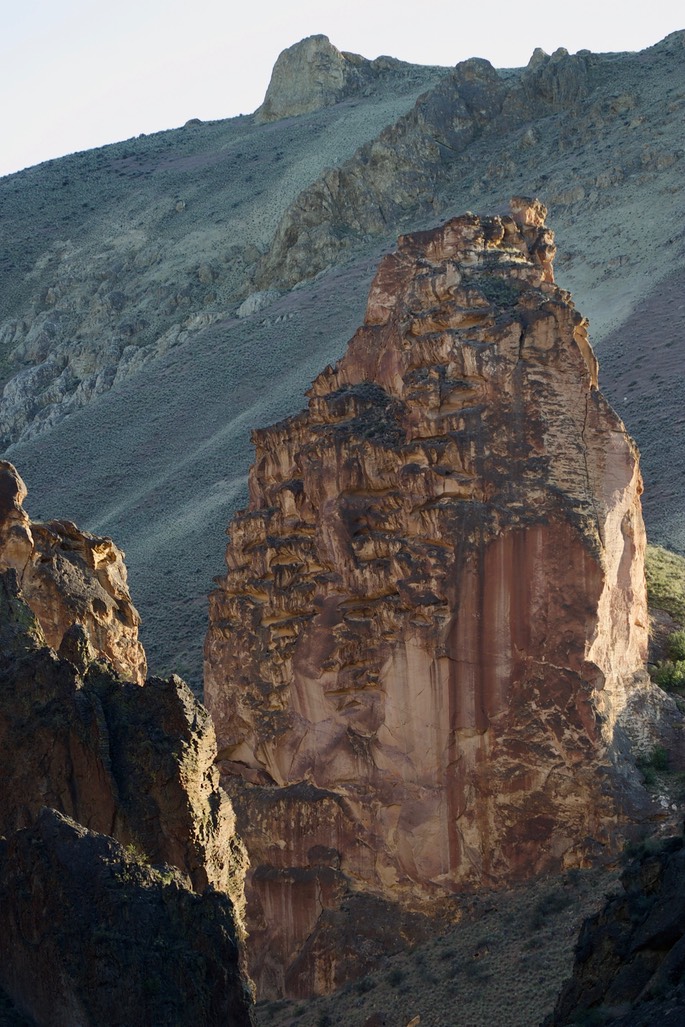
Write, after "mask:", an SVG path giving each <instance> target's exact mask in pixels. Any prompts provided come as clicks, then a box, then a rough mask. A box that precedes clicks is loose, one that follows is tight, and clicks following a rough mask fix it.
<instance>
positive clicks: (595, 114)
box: [0, 32, 685, 687]
mask: <svg viewBox="0 0 685 1027" xmlns="http://www.w3.org/2000/svg"><path fill="white" fill-rule="evenodd" d="M318 38H319V39H321V38H323V37H318ZM684 43H685V33H682V32H679V33H674V34H673V35H671V36H669V37H668V38H667V39H666V40H664V41H663V42H662V43H660V44H658V45H657V46H655V47H652V48H650V49H648V50H645V51H643V52H642V53H639V54H603V55H591V54H589V53H581V54H578V55H575V56H569V55H568V54H566V53H565V52H562V51H558V52H557V53H556V54H554V55H552V57H547V56H546V55H544V54H542V53H541V52H540V51H536V53H535V54H534V55H533V58H532V59H531V63H530V64H529V66H528V68H527V69H514V70H511V69H510V70H508V71H500V72H495V70H494V69H492V68H491V67H490V66H489V65H488V64H487V62H482V61H468V62H464V63H463V64H462V65H460V66H458V68H457V69H456V70H454V71H451V70H450V69H437V68H417V67H414V66H411V65H404V64H401V63H400V62H395V61H392V60H389V59H387V60H386V59H384V60H382V61H376V62H364V61H363V59H361V58H355V59H354V61H352V60H351V59H348V56H347V55H346V56H345V60H347V64H346V65H344V67H346V68H347V67H348V65H349V66H350V67H352V69H353V71H354V74H350V75H348V77H347V78H345V76H344V75H343V76H342V78H340V79H339V80H338V79H335V82H338V85H336V86H335V88H332V87H331V89H329V90H328V91H325V90H324V92H323V93H322V94H321V95H319V94H317V95H316V96H315V98H314V109H310V110H309V111H308V112H306V113H301V114H298V115H296V116H295V115H292V116H289V115H288V110H289V108H288V102H289V97H290V96H291V95H292V90H293V89H294V88H295V86H297V82H298V72H297V69H298V66H301V67H302V68H303V69H304V70H306V69H305V63H306V62H305V61H304V57H303V54H304V51H302V50H298V47H294V48H292V49H291V51H290V52H291V54H293V55H294V56H293V61H292V62H291V71H290V78H289V79H288V80H283V79H281V80H280V81H281V84H280V86H279V84H278V82H276V86H277V87H278V88H280V89H282V90H284V91H285V92H284V93H283V96H282V102H281V105H280V107H279V106H278V105H277V107H276V114H277V120H269V119H268V118H265V117H264V116H260V115H259V114H257V115H251V116H249V117H241V118H236V119H231V120H229V121H223V122H215V123H210V124H201V123H195V122H192V123H189V124H188V125H186V126H185V127H183V128H181V129H177V130H175V131H172V132H164V133H160V134H157V135H152V136H146V137H140V138H138V139H132V140H129V141H127V142H126V143H120V144H116V145H113V146H110V147H105V148H102V149H99V150H94V151H90V152H88V153H83V154H76V155H72V156H70V157H65V158H63V159H62V160H59V161H51V162H48V163H47V164H44V165H40V166H39V167H37V168H33V169H29V170H28V171H24V172H21V173H19V174H17V175H12V176H9V177H6V178H4V179H2V180H0V197H2V215H1V217H2V220H1V227H2V252H1V254H0V268H1V269H2V273H1V275H0V382H3V383H5V392H4V395H3V399H2V402H1V403H0V434H1V435H2V439H3V443H2V444H3V445H4V447H5V449H4V452H5V454H6V455H7V456H8V457H10V458H11V459H12V461H13V462H14V463H15V464H16V465H17V466H18V467H19V469H20V471H21V473H22V474H23V475H24V476H25V477H27V478H29V479H30V480H31V483H32V493H31V505H30V509H31V514H32V516H33V517H34V518H39V517H43V518H49V517H51V516H54V515H55V514H56V513H58V512H59V514H60V515H61V516H68V517H70V518H71V519H73V520H75V521H78V522H79V523H80V524H82V525H83V526H84V527H86V528H88V529H90V530H94V531H97V532H99V533H106V534H112V535H113V536H114V537H115V538H116V539H117V540H118V542H119V543H120V544H121V545H122V546H123V547H124V549H125V550H126V552H127V560H128V565H129V568H130V580H131V587H132V591H133V593H134V594H135V595H136V597H137V602H138V605H139V607H140V609H141V613H142V615H143V621H144V624H143V632H142V637H143V640H144V642H145V645H146V648H147V651H148V656H149V659H150V664H151V669H152V670H153V671H154V672H155V673H161V672H165V671H167V670H170V669H171V668H172V667H173V668H174V669H175V670H177V671H178V672H180V673H182V674H184V675H185V676H187V677H188V678H189V679H190V680H191V681H192V682H193V683H194V684H195V685H196V686H198V687H199V683H200V653H201V647H202V641H203V636H204V631H205V624H206V601H205V596H206V593H207V591H208V590H209V587H210V581H211V577H212V576H213V575H214V574H217V573H219V571H220V569H221V555H222V550H223V546H224V542H223V533H224V529H225V525H226V524H227V523H228V521H229V519H230V517H231V515H232V513H233V512H234V511H235V510H236V509H238V508H239V507H240V506H242V505H243V504H244V501H245V478H246V473H247V467H248V465H249V462H250V459H251V447H250V443H249V430H250V429H251V428H253V427H256V426H258V425H263V424H266V423H270V422H272V421H275V420H277V419H279V418H281V417H283V416H286V415H287V414H289V413H291V412H293V410H295V409H296V408H297V407H298V405H299V400H300V396H301V394H302V391H303V389H304V388H306V387H307V385H308V384H309V382H310V381H311V379H312V378H313V377H314V375H315V374H316V373H317V372H318V371H319V370H320V369H321V368H322V367H323V366H325V364H326V363H328V362H330V361H332V360H334V359H335V358H337V357H338V356H339V355H340V354H341V353H342V351H343V349H344V346H345V343H346V342H347V340H348V339H349V337H350V336H351V335H352V333H353V331H354V329H355V328H356V326H357V325H358V324H359V323H360V322H361V321H362V315H363V305H364V302H365V298H366V294H367V291H368V286H369V282H370V277H371V273H372V270H373V268H374V267H375V265H376V263H377V260H378V257H379V255H380V254H381V253H382V252H384V251H386V250H387V249H388V248H389V247H390V246H391V245H392V244H393V243H394V238H395V237H396V235H397V234H398V233H400V232H403V231H406V230H408V229H412V230H415V229H419V228H422V227H426V226H428V225H429V224H435V223H437V221H439V220H440V219H446V218H447V217H449V216H451V215H453V214H458V213H460V212H462V211H464V210H467V209H475V210H476V211H486V210H487V211H496V210H498V209H504V208H505V206H506V203H507V201H508V198H509V196H510V195H511V194H512V193H522V194H526V195H538V196H540V198H541V199H542V200H543V201H544V202H545V204H546V205H547V206H548V207H549V210H550V217H549V222H550V224H551V226H552V227H553V228H554V230H555V233H556V237H557V244H558V250H559V252H558V257H557V270H556V278H557V281H558V283H559V284H560V285H561V286H562V287H564V288H568V289H571V290H572V291H573V294H574V298H575V300H576V304H577V306H578V309H579V310H580V311H581V312H582V313H584V314H586V315H587V316H589V318H590V331H591V338H592V341H593V344H594V345H595V347H596V349H597V352H598V355H599V358H600V363H601V379H600V380H601V384H602V387H603V390H604V391H605V393H606V394H607V395H608V397H609V398H610V399H611V400H612V401H613V402H614V403H615V405H616V406H617V408H618V410H619V412H620V413H621V415H622V416H623V417H624V419H625V421H626V424H627V426H628V428H629V430H630V432H631V433H632V434H633V435H634V436H635V438H636V439H637V441H638V443H639V445H640V448H641V450H642V466H643V473H644V476H645V482H646V494H645V500H646V502H645V514H646V520H647V529H648V532H649V534H650V536H651V537H652V538H653V539H654V540H655V541H659V542H662V543H666V544H669V545H671V546H674V547H675V548H677V549H679V550H680V551H685V520H684V515H683V510H684V509H685V502H684V498H685V496H684V494H685V481H684V479H683V475H684V474H685V472H684V471H683V467H682V461H681V460H680V458H679V454H680V449H681V446H682V442H683V433H684V432H685V421H684V420H683V415H682V413H681V405H680V396H679V381H678V370H679V368H681V367H682V366H683V358H684V356H685V354H684V352H683V350H684V348H685V333H683V331H682V325H683V317H684V316H685V304H683V302H682V300H681V298H680V297H681V296H682V279H683V274H685V234H684V233H683V229H682V225H683V224H684V223H685V221H684V217H683V215H684V214H685V193H684V189H683V177H682V160H683V153H684V152H685V130H684V128H683V118H682V115H683V111H684V110H685V87H684V86H683V81H684V77H683V65H684V63H685V46H684ZM317 45H318V47H319V50H321V49H323V50H324V51H325V53H326V55H327V58H329V59H330V61H331V62H332V65H331V66H332V67H333V71H334V72H335V68H337V67H338V65H339V63H340V62H339V61H338V58H336V57H335V54H336V53H337V51H335V52H334V53H331V51H334V48H333V47H330V50H329V49H327V48H326V46H325V45H324V44H323V43H321V44H317ZM298 55H300V56H299V58H298ZM298 59H300V65H298ZM336 62H338V63H337V64H336ZM293 68H294V71H293V70H292V69H293ZM304 70H303V74H304ZM331 74H333V72H332V73H331ZM335 74H337V72H335ZM333 78H335V75H333ZM293 83H295V85H293ZM288 90H290V91H291V92H290V93H289V92H288ZM336 90H337V91H336ZM295 91H296V92H297V89H296V90H295ZM324 94H325V95H324ZM420 97H421V99H419V98H420ZM272 101H273V90H272ZM317 104H323V105H319V106H318V107H317V106H316V105H317ZM273 110H274V107H273V102H272V104H271V111H272V114H273ZM327 169H329V170H327ZM330 169H333V170H330ZM317 276H319V277H317ZM254 293H258V294H259V296H258V297H257V298H256V299H253V300H252V301H251V304H248V306H247V308H245V307H242V309H241V304H243V303H244V301H245V299H246V298H247V297H249V296H251V295H253V294H254ZM264 294H265V295H264ZM260 303H264V304H265V305H264V306H263V307H261V309H260V307H259V305H260ZM250 309H252V310H253V311H254V313H252V314H251V316H244V317H239V316H238V311H239V310H240V313H242V314H245V313H246V312H247V311H249V310H250ZM85 468H88V474H87V475H85V474H84V473H83V470H84V469H85Z"/></svg>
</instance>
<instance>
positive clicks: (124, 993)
mask: <svg viewBox="0 0 685 1027" xmlns="http://www.w3.org/2000/svg"><path fill="white" fill-rule="evenodd" d="M0 484H2V486H3V491H2V497H3V500H4V506H3V509H2V513H3V515H4V517H3V520H2V528H3V531H2V533H1V534H0V569H1V570H0V777H1V778H2V782H3V787H2V791H1V793H0V836H1V837H2V839H3V841H2V843H1V844H0V910H1V912H0V920H1V921H2V936H3V940H2V943H1V944H0V950H1V951H0V989H3V990H4V991H5V992H6V994H7V995H8V996H9V997H10V999H11V1000H12V1001H13V1002H14V1004H15V1006H16V1007H17V1008H18V1009H19V1010H21V1011H22V1012H23V1013H25V1014H27V1015H29V1016H30V1017H32V1018H33V1019H34V1020H35V1022H36V1023H37V1024H45V1025H48V1024H50V1025H51V1027H52V1025H56V1024H64V1025H65V1027H66V1025H67V1024H73V1023H79V1024H84V1025H93V1027H95V1025H96V1024H101V1023H103V1022H107V1023H121V1024H125V1023H126V1024H128V1023H140V1024H149V1025H152V1024H156V1023H178V1024H181V1023H188V1022H189V1021H192V1022H202V1023H207V1024H210V1023H211V1024H217V1025H218V1024H224V1023H230V1024H235V1025H247V1024H249V1023H250V1022H251V1020H250V1005H251V996H250V992H249V989H248V986H247V977H246V974H245V972H244V967H243V955H242V934H243V929H242V919H241V918H242V912H243V905H244V892H243V879H244V873H245V867H246V857H245V852H244V848H243V846H242V843H241V842H240V840H239V839H238V837H237V836H236V833H235V818H234V814H233V810H232V807H231V804H230V801H229V799H228V796H227V795H226V793H225V792H223V791H222V790H221V788H220V787H219V780H218V778H219V772H218V769H217V767H216V762H215V760H216V738H215V734H214V729H213V726H212V722H211V719H210V717H209V714H208V713H207V711H206V710H205V709H204V708H203V707H202V706H201V705H200V704H199V703H198V701H197V700H196V699H195V698H194V696H193V695H192V693H191V692H190V690H189V688H188V687H187V685H185V684H184V682H183V681H181V680H180V678H177V677H173V676H172V677H171V678H169V679H168V680H166V681H165V680H161V679H159V678H150V679H148V680H147V681H145V682H144V683H139V682H138V681H137V680H136V681H126V680H124V678H123V677H122V676H120V675H119V674H118V673H117V670H116V668H115V666H114V665H113V664H114V660H113V659H110V658H109V650H108V647H107V646H106V645H103V646H101V647H100V648H97V647H96V645H95V644H94V643H95V642H96V641H98V640H100V641H101V636H96V635H95V634H94V633H93V631H92V625H91V624H90V623H89V621H88V616H89V615H90V611H91V609H92V607H91V606H89V605H88V603H84V602H83V599H84V596H87V597H88V599H89V601H90V599H91V598H92V597H93V596H96V597H97V595H98V594H99V593H100V592H104V593H106V594H107V595H108V596H109V595H110V593H108V592H107V591H106V586H107V585H108V584H109V583H111V580H112V578H111V574H110V570H109V569H108V561H107V560H106V561H105V569H104V570H103V571H100V570H99V567H98V565H97V561H96V563H95V566H93V565H88V563H87V561H86V560H85V559H84V558H83V554H84V552H87V553H91V552H92V551H95V552H96V553H98V554H100V555H102V554H104V555H105V556H106V557H109V558H110V559H109V563H110V564H114V565H116V566H117V567H118V572H117V580H118V581H119V584H120V585H122V587H123V588H124V590H125V570H124V567H123V562H122V560H121V554H120V553H119V551H118V550H116V548H115V547H114V546H113V544H112V543H111V542H110V541H109V540H98V539H93V538H92V537H91V536H83V535H82V533H80V532H78V529H76V528H75V527H74V526H73V525H69V526H67V528H68V531H66V530H62V529H64V527H65V526H64V525H58V526H57V528H55V527H54V526H52V527H51V529H50V530H51V534H50V537H51V539H52V540H53V542H54V544H53V546H52V548H51V549H49V550H44V551H42V550H39V549H38V545H39V544H40V543H41V542H42V540H44V539H45V538H46V537H47V535H46V532H45V531H43V528H44V526H36V525H35V524H31V522H29V521H28V518H27V517H26V515H25V514H24V512H23V510H22V508H21V499H22V498H23V495H24V492H25V490H24V489H23V487H21V486H23V483H22V482H21V479H20V478H19V476H18V474H17V473H16V471H15V470H14V468H13V467H12V466H11V465H3V467H2V477H0ZM8 497H9V498H8ZM10 500H11V501H10ZM58 529H59V534H58ZM34 536H35V537H37V538H38V539H39V540H40V541H39V543H38V544H37V545H36V546H35V547H33V541H32V540H33V538H34ZM69 542H72V543H73V545H72V546H71V547H70V546H69V545H68V543H69ZM32 547H33V548H32ZM26 551H28V553H29V556H28V563H27V565H26V566H27V567H30V566H33V565H32V564H31V561H32V560H33V561H34V564H35V565H36V566H39V565H40V564H41V563H43V564H49V563H50V561H52V565H53V566H52V570H51V571H50V569H49V568H48V570H47V571H46V572H45V573H44V574H42V577H38V576H37V575H33V574H32V572H31V573H29V572H27V573H25V574H24V575H23V578H22V580H23V581H25V582H26V583H27V590H28V592H29V595H30V597H31V599H32V602H31V604H30V603H29V602H27V601H26V599H25V597H24V595H23V594H22V591H21V589H20V587H19V580H20V579H19V573H18V571H17V568H16V566H15V564H16V562H17V561H16V557H17V554H25V552H26ZM117 561H118V563H117ZM20 562H21V561H20ZM41 573H42V572H41ZM44 582H47V584H43V585H42V587H41V583H44ZM70 589H73V591H72V592H70ZM45 594H47V597H48V598H47V600H46V601H45V602H42V601H33V600H35V597H36V596H38V598H39V600H41V599H45ZM110 598H111V596H110ZM117 599H118V602H119V605H117V604H116V603H114V600H112V603H113V609H114V610H115V612H116V611H117V610H120V609H121V604H122V603H123V602H126V603H130V599H129V597H128V593H127V592H126V594H125V599H122V595H121V594H119V595H118V597H117ZM103 606H104V603H103ZM55 610H57V611H58V614H59V617H55V616H53V614H54V612H55ZM84 613H85V616H84ZM41 617H44V618H45V624H46V626H47V628H48V630H50V631H54V630H55V625H56V624H57V623H59V627H60V631H59V632H58V635H59V642H60V644H59V650H58V651H55V648H54V647H51V646H50V645H49V644H48V642H47V640H46V634H47V632H46V631H45V630H44V628H43V623H42V621H41ZM82 617H83V619H81V618H82ZM137 644H138V643H137V642H136V645H137ZM141 652H142V650H141ZM143 666H144V662H143ZM200 924H202V928H201V929H200ZM108 1009H109V1010H110V1012H105V1010H108ZM134 1009H137V1012H136V1013H133V1012H132V1010H134ZM111 1010H116V1012H114V1013H112V1012H111ZM112 1017H115V1018H114V1019H113V1018H112Z"/></svg>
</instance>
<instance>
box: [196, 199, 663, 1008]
mask: <svg viewBox="0 0 685 1027" xmlns="http://www.w3.org/2000/svg"><path fill="white" fill-rule="evenodd" d="M545 214H546V211H545V208H544V207H543V205H542V204H541V203H539V202H538V201H533V200H527V199H525V198H517V199H515V200H514V201H513V202H512V216H502V217H500V216H495V217H484V218H479V217H476V216H475V215H473V214H466V215H464V216H463V217H460V218H455V219H453V220H452V221H449V222H447V223H446V224H445V225H444V226H443V227H442V228H439V229H436V230H434V231H428V232H422V233H418V234H414V235H408V236H404V237H402V238H400V240H399V244H398V249H397V252H395V253H393V254H391V255H389V256H387V257H385V258H384V260H383V261H382V263H381V265H380V268H379V270H378V273H377V275H376V278H375V280H374V283H373V286H372V288H371V293H370V296H369V301H368V307H367V314H366V321H365V324H364V325H363V326H362V327H361V328H360V329H359V330H358V331H357V333H356V335H355V336H354V338H353V339H352V340H351V342H350V344H349V347H348V350H347V352H346V354H345V356H344V357H343V358H342V360H341V361H340V362H339V363H338V364H337V365H336V366H335V367H328V368H327V369H326V370H325V371H324V372H323V373H322V374H320V375H319V377H318V378H317V379H316V380H315V382H314V384H313V385H312V387H311V389H310V391H309V406H308V409H307V410H306V411H304V412H302V413H301V414H298V415H297V416H295V417H291V418H289V419H287V420H285V421H283V422H281V423H279V424H276V425H274V426H273V427H271V428H267V429H263V430H259V431H256V432H255V433H254V435H253V441H254V443H255V446H256V458H255V463H254V465H253V468H252V470H251V473H250V506H249V509H248V510H246V511H245V512H244V513H242V514H240V515H238V516H237V517H236V518H235V520H234V521H233V522H232V524H231V526H230V536H231V541H230V545H229V547H228V550H227V556H226V559H227V566H228V573H227V575H226V577H225V578H223V579H221V580H220V582H219V588H218V589H217V590H216V591H215V592H214V594H213V595H212V597H211V605H210V630H209V634H208V637H207V642H206V650H205V652H206V678H205V688H206V692H205V695H206V701H207V704H208V706H209V708H210V710H211V713H212V715H213V717H214V720H215V724H216V728H217V736H218V744H219V755H220V759H221V761H222V769H223V772H224V775H225V780H226V782H227V786H228V787H229V789H230V791H231V794H232V796H233V798H234V803H235V805H236V807H237V813H238V821H239V825H240V829H241V831H242V832H243V834H244V837H245V841H246V844H247V847H248V851H249V852H250V857H251V862H252V866H253V868H254V869H253V873H252V877H251V882H250V902H249V904H248V905H249V911H250V912H249V915H250V917H251V927H250V931H251V937H252V942H253V949H255V948H256V949H259V950H260V953H261V955H260V953H259V952H258V953H255V952H254V951H253V959H254V963H253V972H254V974H255V975H256V977H257V979H258V982H259V986H260V987H261V988H262V993H264V992H269V991H278V990H279V989H285V990H286V991H289V992H291V993H294V994H298V993H299V994H304V993H307V992H311V991H325V990H328V989H330V988H331V987H333V986H334V985H336V984H337V983H340V981H341V979H342V978H343V977H344V975H345V974H348V973H350V972H351V971H350V968H349V965H348V967H347V969H346V970H344V971H343V970H342V969H341V967H342V963H343V956H342V953H341V951H340V946H339V945H338V946H336V945H335V944H332V943H331V942H330V921H331V916H332V913H331V911H334V910H336V909H339V908H341V907H343V908H344V901H345V899H344V896H345V895H346V894H349V892H350V891H351V892H353V893H354V892H368V893H372V894H373V895H375V896H377V897H380V898H382V899H385V900H386V901H388V902H399V903H400V904H401V905H402V906H404V907H405V908H409V909H423V910H430V908H431V904H432V903H434V902H435V900H439V898H440V896H441V895H444V894H445V893H446V892H453V891H455V890H460V889H464V888H468V887H472V886H473V887H477V886H483V885H486V886H491V885H495V886H496V885H498V884H500V883H502V882H504V881H507V882H512V881H514V880H517V879H522V878H526V877H528V876H530V875H531V874H535V873H537V872H538V871H542V870H545V869H548V868H551V867H554V866H559V865H565V866H572V865H578V864H582V863H583V862H585V861H587V860H588V859H591V858H593V857H596V856H598V855H601V853H602V852H606V851H611V850H612V848H613V846H614V844H615V842H616V828H617V826H618V824H619V822H620V820H621V818H622V817H625V815H626V814H625V811H624V809H623V808H622V802H623V800H622V798H621V789H622V787H623V786H622V785H620V784H619V781H620V780H621V775H620V774H619V769H620V767H621V766H622V765H623V757H622V755H621V752H622V751H623V749H624V748H625V730H626V728H630V720H631V714H630V709H631V696H632V694H633V692H634V691H635V690H636V689H637V690H638V691H639V690H640V689H643V690H645V689H646V690H649V685H648V684H647V683H646V682H645V678H644V674H643V671H642V668H643V664H644V658H645V654H646V645H647V610H646V599H645V588H644V570H643V554H644V547H645V537H644V528H643V524H642V517H641V512H640V493H641V489H642V486H641V479H640V473H639V468H638V459H637V452H636V449H635V447H634V445H633V443H632V442H631V440H630V438H629V437H628V435H627V433H626V430H625V428H624V426H623V424H622V422H621V420H620V419H619V418H618V416H617V415H616V414H615V413H614V412H613V410H612V409H611V408H610V407H609V405H608V404H607V403H606V401H605V400H604V398H603V397H602V395H601V393H600V392H599V391H598V389H597V362H596V360H595V357H594V354H593V352H592V349H591V346H590V343H589V341H588V335H587V322H586V320H585V319H584V318H583V317H582V316H581V314H579V313H578V312H577V311H576V310H575V308H574V306H573V304H572V302H571V299H570V296H569V294H568V293H565V292H564V291H563V290H561V289H559V288H558V287H557V286H556V285H555V284H554V280H553V272H552V259H553V256H554V251H555V247H554V241H553V236H552V233H551V232H550V230H549V229H548V228H546V227H545ZM626 774H627V775H628V778H629V777H630V771H629V770H628V769H626ZM324 935H325V936H326V937H328V939H329V941H328V943H325V942H324V940H323V938H324ZM345 958H347V955H346V957H345Z"/></svg>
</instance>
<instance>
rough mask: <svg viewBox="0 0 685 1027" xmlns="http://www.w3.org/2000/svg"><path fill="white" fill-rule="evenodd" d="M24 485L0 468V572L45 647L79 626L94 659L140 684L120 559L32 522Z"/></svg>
mask: <svg viewBox="0 0 685 1027" xmlns="http://www.w3.org/2000/svg"><path fill="white" fill-rule="evenodd" d="M26 496H27V489H26V485H25V484H24V482H23V481H22V479H21V477H20V475H19V474H18V473H17V471H16V469H15V468H14V467H13V466H12V464H10V463H8V462H7V461H6V460H0V572H2V571H6V570H10V569H12V570H14V571H16V573H17V577H18V581H19V586H20V588H21V590H22V594H23V597H24V599H25V601H26V602H27V603H28V604H29V606H30V607H31V609H32V610H33V612H34V614H35V615H36V617H37V618H38V621H39V623H40V626H41V629H42V631H43V634H44V635H45V639H46V641H47V643H48V645H50V646H52V648H53V649H59V647H60V645H61V644H62V641H63V639H64V637H65V635H66V633H67V632H68V631H69V630H70V629H71V627H72V626H73V625H74V624H75V623H78V624H79V625H80V627H81V629H82V630H83V632H84V633H85V637H86V638H87V640H88V643H89V645H90V646H92V648H93V650H94V652H95V653H96V654H97V655H98V656H100V657H102V658H103V659H106V660H108V661H109V662H110V663H111V664H112V666H113V667H114V668H115V670H116V671H117V673H119V674H120V675H121V676H122V677H123V678H125V679H126V680H128V681H135V682H137V683H138V684H141V683H142V682H143V681H144V680H145V674H146V670H147V665H146V659H145V651H144V650H143V647H142V645H141V643H140V642H139V641H138V625H139V623H140V618H139V616H138V613H137V611H136V609H135V607H134V606H133V603H132V602H131V596H130V594H129V590H128V585H127V582H126V566H125V564H124V554H123V553H122V552H121V550H120V549H118V548H117V546H116V545H115V544H114V543H113V542H112V540H111V539H109V538H98V537H97V536H95V535H90V534H89V533H88V532H85V531H81V530H80V529H79V528H77V527H76V525H75V524H72V523H71V522H70V521H49V522H48V523H46V524H42V523H39V522H32V521H31V519H30V518H29V516H28V514H27V513H26V511H25V510H24V508H23V505H22V504H23V502H24V500H25V499H26Z"/></svg>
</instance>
